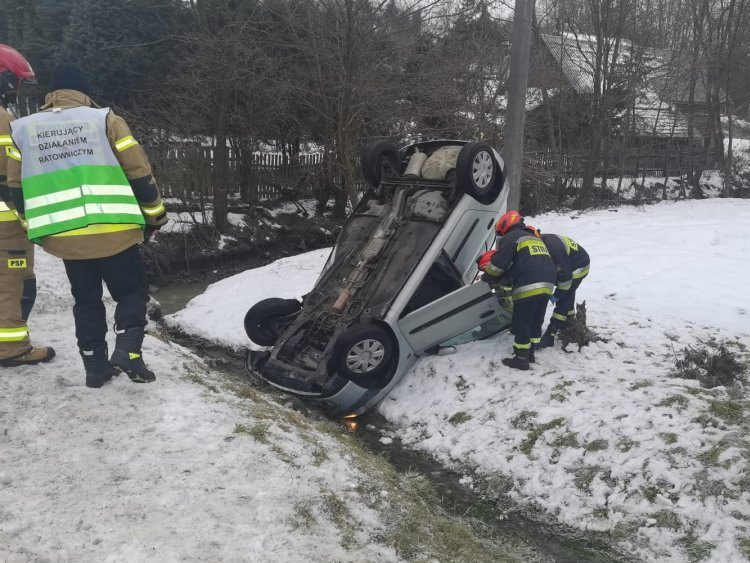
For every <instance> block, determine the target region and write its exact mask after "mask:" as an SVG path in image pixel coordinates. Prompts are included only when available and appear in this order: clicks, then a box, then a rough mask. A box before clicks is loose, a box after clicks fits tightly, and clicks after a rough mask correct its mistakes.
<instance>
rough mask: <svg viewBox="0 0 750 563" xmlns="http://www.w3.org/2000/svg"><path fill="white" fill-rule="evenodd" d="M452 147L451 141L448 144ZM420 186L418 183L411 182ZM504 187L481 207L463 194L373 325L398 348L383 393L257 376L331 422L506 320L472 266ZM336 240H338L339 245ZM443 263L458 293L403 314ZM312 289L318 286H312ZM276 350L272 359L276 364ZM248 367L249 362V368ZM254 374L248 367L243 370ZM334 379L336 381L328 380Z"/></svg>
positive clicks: (502, 201) (491, 234)
mask: <svg viewBox="0 0 750 563" xmlns="http://www.w3.org/2000/svg"><path fill="white" fill-rule="evenodd" d="M450 143H452V144H456V143H457V142H456V141H450ZM493 156H494V158H495V161H496V163H498V164H499V166H500V168H501V170H502V173H503V177H504V175H505V174H504V172H505V167H504V165H503V160H502V158H501V156H500V155H499V154H498V153H497V151H494V149H493ZM412 182H414V183H417V184H418V183H419V182H421V180H419V179H416V180H412ZM507 196H508V186H507V185H504V186H503V187H502V190H501V191H500V194H499V195H498V196H497V197H496V198H495V199H494V201H492V202H491V203H489V204H486V205H485V204H482V203H480V202H479V201H478V200H477V199H475V198H474V197H472V196H470V195H467V194H466V193H462V194H461V195H460V196H459V198H458V201H457V202H456V203H455V205H454V207H453V208H452V209H451V210H450V212H449V213H450V214H449V216H448V217H447V219H446V220H445V222H444V223H443V224H442V226H441V228H440V230H439V231H438V232H437V234H436V235H435V236H434V238H433V240H432V242H431V243H430V244H429V246H428V247H427V249H426V250H425V251H424V253H423V254H422V256H421V258H420V259H419V261H418V263H417V264H416V265H414V267H413V269H412V271H411V273H410V274H409V275H408V277H407V279H406V280H405V282H404V283H403V285H401V287H400V290H398V292H397V294H396V295H395V297H394V298H393V299H392V301H391V303H390V306H389V308H388V309H387V311H386V312H385V314H384V315H382V316H380V318H379V319H378V322H380V323H383V324H385V325H387V326H388V327H389V329H390V331H391V332H392V334H393V337H394V338H395V340H396V342H397V354H398V360H397V363H396V366H395V370H394V372H393V376H392V377H391V378H390V380H389V381H388V382H387V384H386V385H385V386H383V387H382V388H364V387H361V386H360V385H357V384H356V383H354V382H353V381H346V382H345V383H343V382H342V385H340V386H339V387H340V388H338V389H334V390H333V391H334V392H332V393H330V392H326V391H325V390H316V391H313V390H305V389H300V388H299V386H298V385H296V384H295V385H294V386H290V385H288V384H287V382H289V381H290V379H289V378H287V377H276V376H274V374H273V373H269V371H271V370H267V369H263V368H257V366H256V367H255V371H256V373H258V372H259V374H260V377H261V378H262V379H264V380H266V381H267V382H268V383H270V384H271V385H273V386H275V387H278V388H281V389H284V390H286V391H288V392H290V393H292V394H295V395H298V396H301V397H304V398H305V399H307V400H310V401H313V402H316V403H319V404H321V405H322V406H323V407H324V409H325V410H326V411H328V412H329V413H331V414H332V415H335V416H345V417H353V416H357V415H360V414H362V413H364V412H365V411H367V410H368V409H370V408H372V407H373V406H375V405H376V404H377V403H378V402H380V401H381V400H382V399H383V398H384V397H385V396H386V395H387V394H388V393H389V392H390V390H391V389H392V388H393V387H394V386H395V385H397V384H398V382H399V381H400V380H401V379H402V377H403V376H404V375H405V374H406V373H407V372H408V371H409V370H410V369H411V368H412V366H413V365H414V363H415V362H416V361H417V360H418V358H419V357H420V356H422V355H424V354H425V351H426V350H428V349H430V348H433V347H435V346H436V345H439V344H441V343H444V342H446V341H448V340H449V339H451V338H453V337H455V336H457V335H459V334H462V333H464V332H466V331H468V330H470V329H472V328H474V327H476V326H478V325H480V324H482V323H484V322H487V321H489V320H491V319H494V318H497V317H499V316H503V315H504V316H506V317H509V315H510V314H509V312H508V311H506V310H505V309H504V308H503V307H502V306H501V302H500V300H499V299H498V298H497V296H496V295H495V294H494V293H493V291H492V289H491V288H490V286H489V285H487V284H486V283H484V282H482V281H476V277H477V273H478V270H477V266H476V260H477V258H478V257H479V255H480V254H481V253H482V252H484V251H486V250H489V249H491V248H492V247H493V245H494V240H495V229H494V227H495V223H496V221H497V219H498V217H499V216H500V215H501V214H502V213H504V212H505V211H506V202H507ZM340 240H341V239H340ZM337 249H338V243H337V246H335V247H334V249H333V250H332V252H331V256H330V258H329V260H328V262H327V264H326V267H325V268H324V269H323V271H322V272H321V275H320V276H319V278H318V283H321V282H322V280H323V278H324V276H325V274H326V272H327V270H328V268H329V267H330V266H331V264H332V263H333V262H334V258H335V257H336V258H338V257H337V254H336V253H337ZM439 260H441V261H442V262H447V261H448V260H449V265H450V268H451V269H452V271H453V272H454V273H455V275H456V278H457V280H458V279H460V281H459V282H458V283H460V284H461V286H460V287H458V288H457V289H455V290H453V291H451V292H449V293H447V294H446V295H443V296H441V297H439V298H437V299H435V300H433V301H431V302H429V303H427V304H425V305H423V306H420V307H419V308H417V309H416V310H413V311H410V312H408V313H406V314H405V311H406V308H407V306H408V304H409V303H410V301H411V300H412V298H413V297H414V295H415V292H417V290H418V288H420V285H421V284H422V283H423V280H425V278H426V276H427V275H428V272H429V271H430V268H431V267H432V266H433V264H435V263H436V262H437V261H439ZM316 286H317V284H316ZM277 349H278V346H277V347H275V348H274V351H273V352H272V353H271V359H272V360H273V359H274V358H276V356H275V354H276V352H277ZM250 363H252V361H251V362H250ZM248 367H249V369H253V366H252V365H249V366H248ZM332 377H335V375H332Z"/></svg>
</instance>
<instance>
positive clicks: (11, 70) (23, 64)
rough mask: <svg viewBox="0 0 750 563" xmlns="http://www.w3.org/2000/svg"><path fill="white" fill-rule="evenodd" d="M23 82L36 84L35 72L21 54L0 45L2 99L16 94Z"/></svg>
mask: <svg viewBox="0 0 750 563" xmlns="http://www.w3.org/2000/svg"><path fill="white" fill-rule="evenodd" d="M21 82H31V83H36V76H35V75H34V70H33V69H32V68H31V65H30V64H29V61H27V60H26V59H25V58H24V57H23V55H21V53H19V52H18V51H16V50H15V49H14V48H13V47H10V46H8V45H4V44H2V43H0V99H2V98H4V97H5V96H8V95H9V94H14V93H15V92H16V91H17V90H18V86H19V84H21Z"/></svg>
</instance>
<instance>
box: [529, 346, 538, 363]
mask: <svg viewBox="0 0 750 563" xmlns="http://www.w3.org/2000/svg"><path fill="white" fill-rule="evenodd" d="M537 346H538V344H532V345H531V348H529V363H530V364H535V363H536V357H534V348H536V347H537Z"/></svg>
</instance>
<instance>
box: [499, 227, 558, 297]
mask: <svg viewBox="0 0 750 563" xmlns="http://www.w3.org/2000/svg"><path fill="white" fill-rule="evenodd" d="M504 272H508V273H509V274H510V277H511V280H512V281H513V293H512V297H513V301H519V300H521V299H526V298H529V297H534V296H536V295H552V292H553V291H554V289H555V263H554V262H553V261H552V258H550V255H549V251H548V250H547V247H546V246H545V245H544V242H543V241H541V240H540V239H539V238H537V237H536V236H534V235H533V234H532V233H531V232H529V231H528V230H527V229H526V226H525V225H524V224H523V223H518V224H516V225H513V226H512V227H511V228H510V229H509V230H508V232H507V233H506V234H505V235H504V236H503V237H502V238H500V242H499V243H498V245H497V252H495V253H494V254H493V255H492V259H491V261H490V263H489V265H488V266H487V268H486V269H485V273H487V274H489V275H490V276H494V277H498V278H499V277H500V276H502V275H503V273H504Z"/></svg>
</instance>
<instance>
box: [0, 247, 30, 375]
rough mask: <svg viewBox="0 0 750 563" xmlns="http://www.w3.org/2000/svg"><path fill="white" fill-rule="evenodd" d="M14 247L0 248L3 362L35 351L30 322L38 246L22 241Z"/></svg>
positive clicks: (1, 356)
mask: <svg viewBox="0 0 750 563" xmlns="http://www.w3.org/2000/svg"><path fill="white" fill-rule="evenodd" d="M11 246H12V247H11V248H0V360H5V359H8V358H15V357H16V356H20V355H21V354H24V353H25V352H26V351H27V350H28V349H29V348H31V343H30V341H29V328H28V325H27V324H26V321H27V320H28V318H29V314H30V313H31V308H32V307H33V306H34V301H35V300H36V278H34V245H33V244H31V243H30V242H29V241H28V240H26V239H22V240H18V241H13V243H12V245H11Z"/></svg>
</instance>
